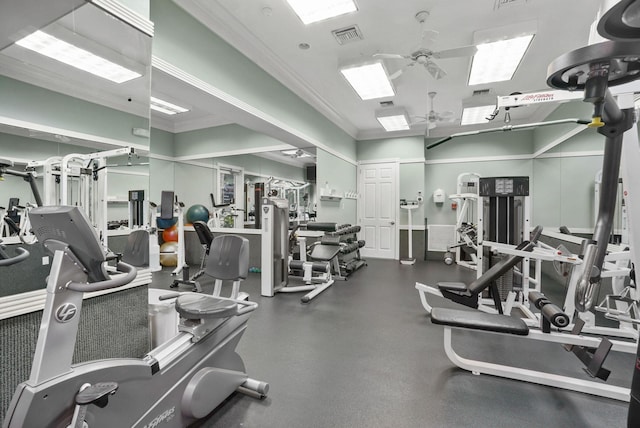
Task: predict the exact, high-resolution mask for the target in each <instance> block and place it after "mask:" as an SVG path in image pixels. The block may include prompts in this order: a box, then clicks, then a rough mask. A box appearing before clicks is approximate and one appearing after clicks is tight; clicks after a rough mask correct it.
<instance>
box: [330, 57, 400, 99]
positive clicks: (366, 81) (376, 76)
mask: <svg viewBox="0 0 640 428" xmlns="http://www.w3.org/2000/svg"><path fill="white" fill-rule="evenodd" d="M340 73H342V75H343V76H344V78H345V79H347V82H349V84H350V85H351V87H353V89H354V90H355V91H356V92H357V93H358V95H359V96H360V98H362V99H363V100H372V99H374V98H383V97H392V96H394V95H395V94H396V93H395V91H394V89H393V86H392V85H391V80H389V75H388V74H387V71H386V70H385V68H384V66H383V65H382V63H381V62H374V63H370V64H363V65H354V66H350V67H345V68H342V69H340Z"/></svg>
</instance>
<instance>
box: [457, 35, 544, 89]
mask: <svg viewBox="0 0 640 428" xmlns="http://www.w3.org/2000/svg"><path fill="white" fill-rule="evenodd" d="M531 40H533V34H529V35H526V36H520V37H515V38H513V39H507V40H500V41H497V42H491V43H482V44H479V45H477V47H478V52H476V54H475V55H474V56H473V62H472V64H471V73H469V85H470V86H471V85H480V84H483V83H490V82H502V81H504V80H511V78H512V77H513V74H514V73H515V72H516V69H517V68H518V65H519V64H520V61H522V58H523V57H524V54H525V52H526V51H527V48H528V47H529V45H530V44H531Z"/></svg>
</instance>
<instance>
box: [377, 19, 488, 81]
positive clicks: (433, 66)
mask: <svg viewBox="0 0 640 428" xmlns="http://www.w3.org/2000/svg"><path fill="white" fill-rule="evenodd" d="M428 17H429V12H427V11H425V10H423V11H420V12H418V13H417V14H416V16H415V18H416V20H417V21H418V22H419V23H420V24H421V25H422V27H423V29H422V43H421V44H420V48H419V49H418V50H416V51H415V52H412V53H410V54H408V55H401V54H394V53H377V54H374V55H373V56H374V57H375V58H383V59H404V60H410V61H411V63H409V64H408V65H407V67H413V66H415V65H416V64H419V65H422V66H424V68H426V69H427V71H428V72H429V74H431V76H433V78H434V79H442V78H443V77H444V76H446V75H447V73H446V72H445V71H444V70H443V69H442V68H441V67H440V66H439V65H438V64H437V63H436V62H435V61H434V59H445V58H458V57H466V56H473V55H475V53H476V52H477V51H478V48H477V47H475V46H473V45H469V46H460V47H457V48H453V49H445V50H442V51H434V50H432V49H430V48H429V47H428V46H429V45H430V44H431V43H432V42H433V41H434V40H435V39H436V38H437V37H438V32H437V31H434V30H429V29H427V28H426V21H427V18H428ZM400 74H402V69H400V70H399V71H397V72H396V73H393V74H392V75H391V76H390V77H391V79H395V78H396V77H398V76H400Z"/></svg>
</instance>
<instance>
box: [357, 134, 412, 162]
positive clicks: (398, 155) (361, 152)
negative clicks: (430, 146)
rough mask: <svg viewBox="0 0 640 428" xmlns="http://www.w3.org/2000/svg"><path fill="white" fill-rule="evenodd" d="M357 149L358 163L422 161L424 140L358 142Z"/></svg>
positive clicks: (402, 139)
mask: <svg viewBox="0 0 640 428" xmlns="http://www.w3.org/2000/svg"><path fill="white" fill-rule="evenodd" d="M357 148H358V160H359V161H363V160H377V159H400V160H402V159H422V158H423V157H424V139H423V138H422V137H402V138H386V139H380V140H366V141H358V144H357Z"/></svg>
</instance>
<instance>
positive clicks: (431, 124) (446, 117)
mask: <svg viewBox="0 0 640 428" xmlns="http://www.w3.org/2000/svg"><path fill="white" fill-rule="evenodd" d="M427 95H429V112H428V113H427V115H426V116H412V118H415V119H418V120H417V121H415V122H411V125H416V124H420V123H424V122H426V123H427V129H426V131H425V132H426V135H427V136H429V131H430V130H431V129H434V128H435V127H436V126H438V125H439V124H441V123H452V122H454V121H455V120H456V118H455V116H454V113H453V112H452V111H443V112H438V111H436V110H435V108H434V107H433V100H434V98H435V97H436V95H438V93H437V92H429V93H428V94H427Z"/></svg>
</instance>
